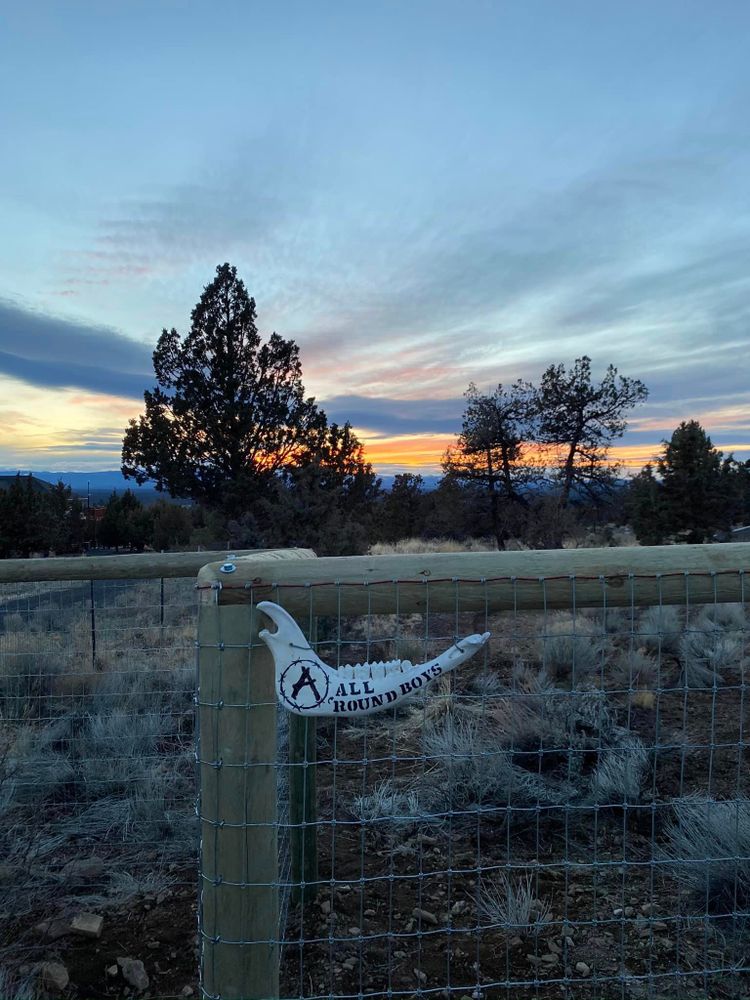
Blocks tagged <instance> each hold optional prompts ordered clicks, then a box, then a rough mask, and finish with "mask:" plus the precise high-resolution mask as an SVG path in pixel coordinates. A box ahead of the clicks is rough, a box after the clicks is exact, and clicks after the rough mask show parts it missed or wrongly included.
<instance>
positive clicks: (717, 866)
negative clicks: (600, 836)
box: [662, 795, 750, 916]
mask: <svg viewBox="0 0 750 1000" xmlns="http://www.w3.org/2000/svg"><path fill="white" fill-rule="evenodd" d="M674 811H675V816H674V820H673V821H672V823H671V824H670V825H669V827H668V828H667V830H666V843H665V845H664V847H663V849H662V854H663V856H664V857H665V858H666V859H668V860H669V861H670V862H671V863H672V864H671V869H672V874H673V875H674V877H675V878H676V879H677V880H679V882H680V884H682V885H685V886H688V887H689V888H690V890H691V894H692V898H693V902H694V904H695V906H696V908H698V909H699V910H700V911H703V912H705V913H707V914H717V915H727V916H731V915H734V914H736V913H737V911H743V912H742V915H743V916H750V914H749V913H748V912H747V911H748V908H749V907H750V799H747V798H738V799H735V800H724V801H717V800H716V799H714V798H711V797H710V796H708V797H705V798H704V797H700V796H697V795H696V796H686V797H684V798H682V799H677V800H676V801H675V803H674Z"/></svg>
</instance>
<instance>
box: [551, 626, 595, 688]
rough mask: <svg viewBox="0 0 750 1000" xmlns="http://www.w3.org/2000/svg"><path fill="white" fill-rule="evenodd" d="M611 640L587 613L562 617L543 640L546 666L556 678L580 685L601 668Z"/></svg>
mask: <svg viewBox="0 0 750 1000" xmlns="http://www.w3.org/2000/svg"><path fill="white" fill-rule="evenodd" d="M608 648H609V642H608V640H607V639H606V637H605V636H604V635H603V633H602V630H601V628H597V627H596V625H595V624H594V623H593V622H592V621H591V620H590V619H588V618H586V617H585V616H582V615H579V616H576V617H574V618H569V617H567V616H560V617H558V618H557V619H556V620H554V621H553V622H552V623H551V624H550V625H549V626H548V628H547V631H546V633H545V635H544V637H543V638H542V640H541V648H540V653H541V658H542V663H543V665H544V667H545V669H547V670H549V671H550V673H551V674H552V675H553V677H554V678H555V679H556V680H558V681H559V680H566V681H570V682H571V683H574V684H577V683H579V682H582V681H586V680H587V679H590V678H591V677H592V676H593V675H595V674H596V673H597V671H599V670H601V668H602V663H603V660H604V654H605V652H606V651H607V649H608Z"/></svg>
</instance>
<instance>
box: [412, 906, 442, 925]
mask: <svg viewBox="0 0 750 1000" xmlns="http://www.w3.org/2000/svg"><path fill="white" fill-rule="evenodd" d="M411 912H412V916H413V917H416V918H417V920H421V921H422V923H424V924H432V926H433V927H437V925H438V918H437V917H436V916H435V914H434V913H430V911H429V910H420V908H419V907H418V906H415V907H414V909H413V910H412V911H411Z"/></svg>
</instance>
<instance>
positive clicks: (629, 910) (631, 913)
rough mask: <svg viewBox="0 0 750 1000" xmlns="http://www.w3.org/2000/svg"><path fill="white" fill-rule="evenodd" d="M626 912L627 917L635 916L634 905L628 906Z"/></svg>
mask: <svg viewBox="0 0 750 1000" xmlns="http://www.w3.org/2000/svg"><path fill="white" fill-rule="evenodd" d="M624 912H625V916H626V917H634V916H635V908H634V907H632V906H626V907H625V911H624Z"/></svg>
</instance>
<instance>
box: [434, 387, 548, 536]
mask: <svg viewBox="0 0 750 1000" xmlns="http://www.w3.org/2000/svg"><path fill="white" fill-rule="evenodd" d="M464 397H465V399H466V409H465V411H464V416H463V426H462V430H461V434H460V435H459V438H458V442H457V444H456V447H455V448H450V449H448V451H447V452H446V454H445V457H444V459H443V470H444V472H445V473H446V475H449V476H451V477H452V478H453V479H454V480H455V481H456V482H457V483H459V484H461V483H464V484H468V483H471V484H473V485H474V486H478V487H480V488H481V489H482V490H483V491H485V492H486V494H487V499H488V507H489V521H490V524H489V527H490V530H491V532H492V534H493V535H494V537H495V539H496V541H497V545H498V547H501V546H502V544H503V542H504V541H505V540H506V538H507V537H508V536H509V530H508V524H507V523H506V522H507V517H504V516H503V508H504V507H508V506H510V507H512V506H513V505H515V506H518V505H523V506H525V505H527V504H528V498H527V495H526V491H527V489H528V487H529V485H530V484H531V483H532V482H534V481H538V480H539V479H540V478H541V475H542V469H541V468H540V467H539V465H538V464H536V463H535V462H534V461H533V460H532V457H531V456H530V452H529V447H528V446H529V444H530V442H532V441H533V439H534V436H535V434H534V424H535V418H536V414H537V404H536V397H535V393H534V390H533V387H532V386H531V385H530V384H529V383H528V382H523V381H518V382H516V383H514V384H513V385H511V386H509V387H507V388H506V387H504V386H502V385H498V386H497V388H496V389H495V391H494V392H492V393H489V394H484V393H480V392H479V390H478V389H477V387H476V386H475V385H474V383H473V382H472V383H471V384H470V385H469V388H468V389H467V391H466V392H465V393H464ZM506 513H507V512H506Z"/></svg>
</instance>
